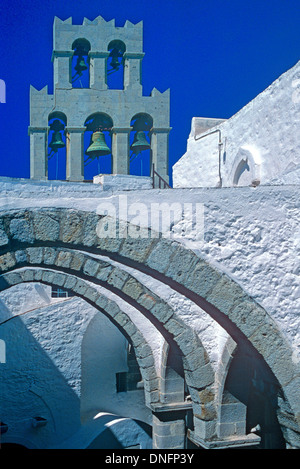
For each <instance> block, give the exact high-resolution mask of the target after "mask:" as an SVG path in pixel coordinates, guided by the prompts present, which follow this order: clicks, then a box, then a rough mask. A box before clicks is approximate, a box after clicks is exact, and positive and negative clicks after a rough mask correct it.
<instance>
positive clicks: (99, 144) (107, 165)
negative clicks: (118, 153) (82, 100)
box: [84, 112, 113, 181]
mask: <svg viewBox="0 0 300 469" xmlns="http://www.w3.org/2000/svg"><path fill="white" fill-rule="evenodd" d="M84 126H85V127H86V131H85V133H84V179H85V180H87V181H89V180H92V179H93V177H94V176H96V175H97V174H111V172H112V156H111V146H112V143H111V129H112V127H113V121H112V119H111V117H110V116H108V115H107V114H105V113H103V112H97V113H94V114H92V115H90V116H89V117H88V118H87V119H86V121H85V123H84Z"/></svg>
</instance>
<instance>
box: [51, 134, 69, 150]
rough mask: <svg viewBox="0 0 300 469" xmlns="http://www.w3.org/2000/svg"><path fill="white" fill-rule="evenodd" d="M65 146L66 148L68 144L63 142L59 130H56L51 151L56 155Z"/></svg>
mask: <svg viewBox="0 0 300 469" xmlns="http://www.w3.org/2000/svg"><path fill="white" fill-rule="evenodd" d="M65 146H66V144H65V142H64V141H63V139H62V136H61V133H60V132H59V130H54V131H53V134H52V139H51V142H50V143H49V147H50V148H51V150H52V151H54V152H55V153H56V152H57V151H58V149H59V148H63V147H65Z"/></svg>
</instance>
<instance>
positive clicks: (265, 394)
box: [219, 347, 286, 449]
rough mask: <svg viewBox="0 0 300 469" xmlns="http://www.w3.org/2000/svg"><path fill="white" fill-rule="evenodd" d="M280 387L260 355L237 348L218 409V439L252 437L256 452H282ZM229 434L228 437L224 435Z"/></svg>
mask: <svg viewBox="0 0 300 469" xmlns="http://www.w3.org/2000/svg"><path fill="white" fill-rule="evenodd" d="M281 398H282V390H281V387H280V385H279V383H278V381H277V380H276V378H275V376H274V375H273V373H272V372H271V370H270V369H269V367H268V366H267V365H266V363H265V361H264V360H263V358H262V357H261V356H260V355H259V354H255V353H254V352H253V353H250V352H249V351H245V350H242V349H241V348H240V347H239V348H237V350H236V352H235V354H234V357H233V359H232V362H231V365H230V368H229V371H228V375H227V378H226V381H225V386H224V392H223V398H222V403H221V408H220V419H219V436H220V437H223V438H224V437H226V436H230V435H231V434H232V428H233V426H234V427H235V433H236V434H237V435H238V434H240V435H242V434H246V435H248V434H249V433H255V434H256V435H258V436H259V437H260V438H261V441H260V444H259V445H258V446H257V445H256V446H255V448H258V449H284V448H285V446H286V444H285V440H284V438H283V434H282V431H281V428H280V425H279V422H278V419H277V412H278V409H279V399H281ZM227 432H228V435H227Z"/></svg>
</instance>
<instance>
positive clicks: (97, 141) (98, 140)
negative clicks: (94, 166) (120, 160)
mask: <svg viewBox="0 0 300 469" xmlns="http://www.w3.org/2000/svg"><path fill="white" fill-rule="evenodd" d="M91 141H92V143H91V144H90V146H89V147H88V149H87V150H86V152H85V154H86V155H88V156H89V157H90V158H91V159H94V158H97V157H98V156H102V155H109V154H110V153H111V150H110V148H109V147H108V146H107V145H106V142H105V136H104V133H103V132H101V131H100V130H97V131H96V132H94V133H93V135H92V139H91Z"/></svg>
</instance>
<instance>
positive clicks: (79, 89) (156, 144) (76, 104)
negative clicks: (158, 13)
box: [28, 16, 171, 182]
mask: <svg viewBox="0 0 300 469" xmlns="http://www.w3.org/2000/svg"><path fill="white" fill-rule="evenodd" d="M143 57H144V52H143V24H142V22H140V23H138V24H136V25H134V24H132V23H131V22H130V21H126V23H125V25H124V27H116V26H115V20H111V21H105V20H104V19H103V18H102V17H101V16H98V17H97V18H96V19H94V20H93V21H90V20H88V19H86V18H85V19H84V20H83V23H82V25H74V24H72V18H69V19H67V20H65V21H62V20H60V19H59V18H57V17H55V19H54V25H53V53H52V62H53V71H54V73H53V94H52V95H51V94H48V87H47V86H46V87H45V88H43V89H41V90H40V91H38V90H36V89H35V88H34V87H32V86H31V87H30V126H29V131H28V132H29V135H30V177H31V178H32V179H42V180H47V179H65V180H68V181H83V180H86V179H91V178H87V177H86V175H85V172H86V171H87V169H86V168H88V166H89V165H90V167H89V168H91V167H92V165H94V166H93V168H94V173H95V174H93V176H96V175H97V174H99V173H106V174H125V175H126V174H127V175H128V174H136V175H139V174H140V175H144V176H150V175H151V168H152V165H153V167H154V169H155V171H157V172H158V173H159V175H160V176H161V177H163V178H164V179H165V180H166V181H167V182H168V180H169V179H168V141H169V132H170V130H171V128H170V126H169V125H170V122H169V115H170V91H169V90H166V91H165V92H163V93H160V92H159V91H158V90H156V89H155V88H154V89H153V90H152V92H151V94H150V96H143V89H142V61H143ZM117 77H118V81H116V78H117ZM145 155H146V156H147V155H148V156H147V157H145ZM51 159H52V162H51ZM54 160H56V172H55V174H54V173H52V177H49V170H48V169H49V167H50V164H52V163H53V161H54ZM137 162H138V163H137ZM134 164H135V165H137V166H136V167H135V169H134ZM62 167H63V171H64V174H63V175H62V173H61V171H62ZM136 168H138V169H136ZM133 171H140V173H139V172H138V173H137V172H136V173H134V172H133Z"/></svg>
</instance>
